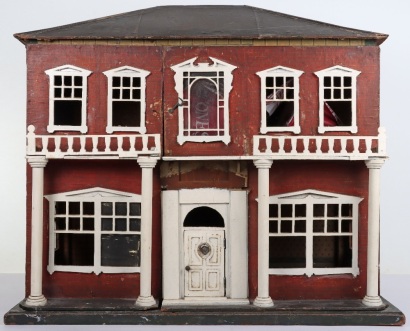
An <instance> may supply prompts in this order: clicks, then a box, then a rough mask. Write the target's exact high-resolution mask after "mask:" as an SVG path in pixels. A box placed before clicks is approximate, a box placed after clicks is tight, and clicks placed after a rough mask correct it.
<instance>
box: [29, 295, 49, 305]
mask: <svg viewBox="0 0 410 331" xmlns="http://www.w3.org/2000/svg"><path fill="white" fill-rule="evenodd" d="M46 303H47V299H46V298H45V297H44V295H38V296H32V295H30V296H29V297H28V298H27V299H26V302H25V304H26V305H27V306H32V307H40V306H45V305H46Z"/></svg>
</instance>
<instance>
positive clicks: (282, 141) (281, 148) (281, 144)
mask: <svg viewBox="0 0 410 331" xmlns="http://www.w3.org/2000/svg"><path fill="white" fill-rule="evenodd" d="M278 145H279V150H278V153H279V154H285V137H279V138H278Z"/></svg>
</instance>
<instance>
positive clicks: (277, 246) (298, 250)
mask: <svg viewBox="0 0 410 331" xmlns="http://www.w3.org/2000/svg"><path fill="white" fill-rule="evenodd" d="M305 267H306V238H305V237H269V268H285V269H287V268H305Z"/></svg>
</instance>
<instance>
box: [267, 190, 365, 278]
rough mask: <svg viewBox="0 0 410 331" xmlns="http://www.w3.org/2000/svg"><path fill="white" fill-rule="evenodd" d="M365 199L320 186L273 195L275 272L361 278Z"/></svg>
mask: <svg viewBox="0 0 410 331" xmlns="http://www.w3.org/2000/svg"><path fill="white" fill-rule="evenodd" d="M361 200H362V199H360V198H357V197H353V196H347V195H340V194H334V193H328V192H320V191H315V190H306V191H300V192H295V193H289V194H282V195H277V196H271V197H270V201H269V273H270V274H273V275H307V276H309V277H310V276H312V275H313V274H315V275H327V274H344V273H349V274H352V275H354V276H357V275H358V273H359V269H358V258H357V255H358V243H357V241H358V205H359V203H360V201H361Z"/></svg>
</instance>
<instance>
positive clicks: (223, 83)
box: [171, 57, 236, 145]
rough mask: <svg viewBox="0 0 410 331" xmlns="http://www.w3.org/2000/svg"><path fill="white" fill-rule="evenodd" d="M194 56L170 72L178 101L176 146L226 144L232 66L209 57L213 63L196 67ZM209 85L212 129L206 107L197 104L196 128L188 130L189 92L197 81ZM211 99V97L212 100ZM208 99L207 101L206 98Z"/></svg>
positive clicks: (189, 127)
mask: <svg viewBox="0 0 410 331" xmlns="http://www.w3.org/2000/svg"><path fill="white" fill-rule="evenodd" d="M196 59H197V58H196V57H195V58H192V59H190V60H187V61H184V62H182V63H180V64H177V65H174V66H172V67H171V69H172V70H173V71H174V72H175V76H174V80H175V90H176V91H177V93H178V98H179V99H180V100H182V102H181V103H178V137H177V140H178V143H179V144H180V145H182V144H184V143H185V142H187V141H192V142H215V141H222V142H223V143H225V144H226V145H227V144H228V143H229V142H230V140H231V138H230V135H229V94H230V91H231V90H232V80H233V75H232V71H233V70H234V69H235V68H236V67H235V66H233V65H231V64H229V63H226V62H223V61H221V60H218V59H216V58H213V57H210V59H211V60H212V62H213V63H212V64H209V63H198V64H195V61H196ZM200 81H204V82H208V83H209V84H211V86H212V91H211V92H209V93H213V94H215V97H216V104H215V105H213V107H216V109H215V110H216V119H215V123H214V125H216V126H215V127H210V120H209V118H208V117H209V112H207V111H206V110H207V109H208V105H206V104H204V102H199V103H198V107H199V106H201V107H199V108H200V109H199V108H198V112H200V113H199V114H196V115H197V117H196V118H197V120H196V122H195V123H196V124H195V127H191V103H192V102H191V101H192V100H191V89H192V87H193V85H194V84H196V83H197V82H200ZM211 99H212V98H211ZM208 100H209V98H208Z"/></svg>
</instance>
